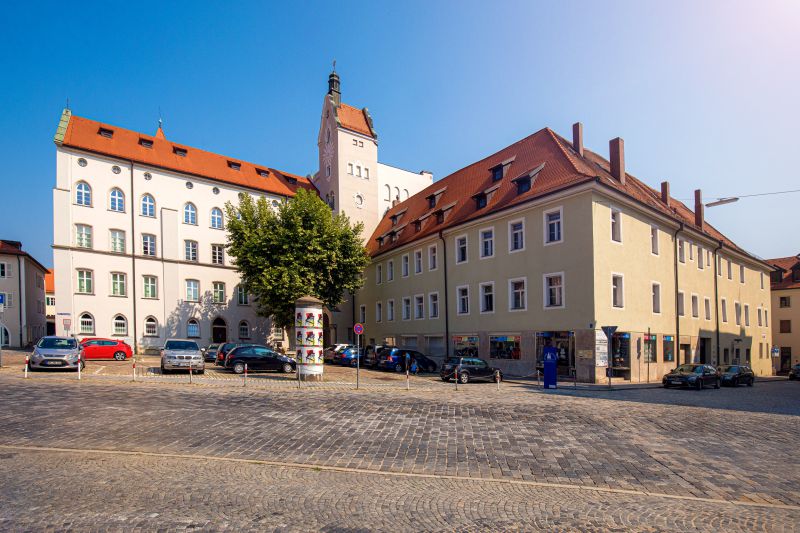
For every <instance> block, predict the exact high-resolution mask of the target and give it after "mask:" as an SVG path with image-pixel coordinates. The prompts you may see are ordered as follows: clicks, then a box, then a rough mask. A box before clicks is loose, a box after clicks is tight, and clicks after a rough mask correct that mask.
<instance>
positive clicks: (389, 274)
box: [386, 259, 394, 283]
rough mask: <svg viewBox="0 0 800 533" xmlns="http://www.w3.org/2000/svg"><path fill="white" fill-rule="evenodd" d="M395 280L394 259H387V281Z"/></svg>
mask: <svg viewBox="0 0 800 533" xmlns="http://www.w3.org/2000/svg"><path fill="white" fill-rule="evenodd" d="M393 281H394V259H389V260H388V261H386V283H391V282H393Z"/></svg>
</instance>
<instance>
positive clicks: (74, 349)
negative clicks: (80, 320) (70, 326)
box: [28, 337, 86, 372]
mask: <svg viewBox="0 0 800 533" xmlns="http://www.w3.org/2000/svg"><path fill="white" fill-rule="evenodd" d="M28 364H29V365H30V369H31V370H38V369H41V368H55V369H60V370H75V371H76V372H77V370H78V366H79V365H80V367H81V369H84V368H86V361H85V360H84V356H83V348H81V345H80V344H79V343H78V341H77V339H74V338H72V337H42V338H41V339H39V342H37V343H36V346H34V348H33V353H32V354H31V357H30V360H29V363H28Z"/></svg>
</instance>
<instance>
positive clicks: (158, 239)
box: [53, 110, 313, 351]
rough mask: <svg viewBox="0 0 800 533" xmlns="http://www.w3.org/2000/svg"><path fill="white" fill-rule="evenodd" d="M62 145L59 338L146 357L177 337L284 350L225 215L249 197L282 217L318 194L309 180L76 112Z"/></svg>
mask: <svg viewBox="0 0 800 533" xmlns="http://www.w3.org/2000/svg"><path fill="white" fill-rule="evenodd" d="M55 143H56V185H55V187H54V189H53V212H54V242H53V257H54V263H55V267H54V272H55V290H56V294H55V312H56V316H57V318H58V320H57V321H56V324H55V325H56V332H57V333H58V334H67V333H68V334H77V335H79V336H101V337H118V338H122V339H125V340H126V341H128V342H129V343H130V344H131V345H132V346H136V347H137V349H138V350H139V351H142V350H153V349H157V348H159V347H160V346H162V345H163V343H164V341H165V340H166V339H167V338H169V337H190V338H196V339H198V341H199V342H200V343H201V345H207V344H209V343H211V342H222V341H245V342H259V343H265V342H266V343H271V344H273V345H278V344H279V343H282V342H284V335H283V331H281V330H280V329H278V328H275V329H273V328H272V327H271V324H270V322H269V320H265V319H263V318H260V317H258V316H257V315H256V311H255V307H254V305H253V302H252V301H251V298H250V296H249V295H248V294H247V293H246V292H245V291H244V290H243V289H242V288H241V287H240V285H239V280H240V278H239V275H238V273H237V272H236V269H235V266H234V265H233V264H231V261H230V259H229V258H228V257H226V253H225V244H226V240H227V237H226V233H225V213H224V206H225V203H226V202H233V203H236V202H237V201H238V198H239V196H240V195H243V194H250V195H252V196H253V197H265V198H267V199H268V200H269V201H271V202H272V204H273V205H275V206H277V205H278V202H281V201H283V200H285V199H286V198H287V197H291V196H293V195H294V194H295V192H296V191H297V189H298V188H300V187H305V188H311V189H313V185H312V184H311V183H310V182H309V181H308V179H306V178H302V177H300V176H295V175H293V174H289V173H287V172H282V171H279V170H275V169H273V168H269V167H267V166H264V165H257V164H253V163H248V162H245V161H241V160H239V159H235V158H230V157H226V156H222V155H218V154H213V153H210V152H206V151H203V150H200V149H197V148H193V147H189V146H186V145H183V144H179V143H176V142H174V141H171V140H169V139H167V138H166V137H165V135H164V132H163V130H162V129H161V127H160V126H159V128H158V131H157V132H156V134H155V135H148V134H144V133H139V132H135V131H131V130H126V129H123V128H119V127H116V126H111V125H108V124H104V123H101V122H96V121H93V120H89V119H86V118H82V117H77V116H73V115H72V114H71V113H70V111H69V110H65V111H64V113H63V115H62V117H61V122H60V124H59V126H58V130H57V133H56V136H55ZM64 318H66V319H68V320H67V322H65V321H64V320H63V319H64ZM67 326H69V327H67Z"/></svg>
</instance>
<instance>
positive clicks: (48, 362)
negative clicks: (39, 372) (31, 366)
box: [44, 361, 64, 366]
mask: <svg viewBox="0 0 800 533" xmlns="http://www.w3.org/2000/svg"><path fill="white" fill-rule="evenodd" d="M44 364H46V365H48V366H62V365H63V364H64V362H63V361H45V362H44Z"/></svg>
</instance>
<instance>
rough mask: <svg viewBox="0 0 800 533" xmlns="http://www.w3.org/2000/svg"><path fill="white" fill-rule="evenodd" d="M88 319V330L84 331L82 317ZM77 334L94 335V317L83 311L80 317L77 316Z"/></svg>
mask: <svg viewBox="0 0 800 533" xmlns="http://www.w3.org/2000/svg"><path fill="white" fill-rule="evenodd" d="M84 316H87V317H89V326H90V327H89V328H87V329H84V327H83V326H84V322H83V317H84ZM78 334H79V335H94V315H92V314H91V313H89V312H86V311H84V312H83V313H81V314H80V315H78Z"/></svg>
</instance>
